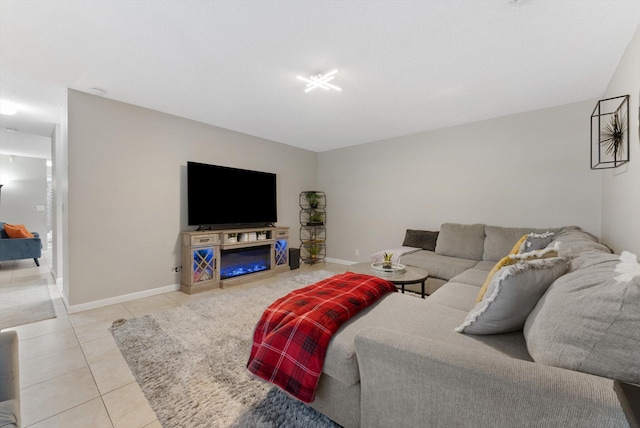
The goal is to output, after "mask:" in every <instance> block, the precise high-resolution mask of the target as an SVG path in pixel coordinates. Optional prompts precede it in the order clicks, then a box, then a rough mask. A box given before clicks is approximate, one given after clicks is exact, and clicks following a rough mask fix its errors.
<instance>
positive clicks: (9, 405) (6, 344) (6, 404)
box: [0, 331, 21, 426]
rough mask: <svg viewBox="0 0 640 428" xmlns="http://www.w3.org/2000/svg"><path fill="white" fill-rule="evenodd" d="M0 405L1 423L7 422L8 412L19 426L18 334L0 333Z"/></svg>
mask: <svg viewBox="0 0 640 428" xmlns="http://www.w3.org/2000/svg"><path fill="white" fill-rule="evenodd" d="M0 403H3V407H2V418H3V419H2V420H3V423H4V422H6V421H7V418H6V417H7V414H6V413H7V411H10V413H13V417H15V420H16V424H17V426H21V425H20V368H19V359H18V334H17V333H16V332H15V331H5V332H2V333H0ZM3 426H4V425H3ZM8 426H12V425H8Z"/></svg>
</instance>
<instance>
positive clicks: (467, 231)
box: [435, 223, 515, 260]
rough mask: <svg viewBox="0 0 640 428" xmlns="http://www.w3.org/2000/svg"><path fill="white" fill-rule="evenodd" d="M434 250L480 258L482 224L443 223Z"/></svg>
mask: <svg viewBox="0 0 640 428" xmlns="http://www.w3.org/2000/svg"><path fill="white" fill-rule="evenodd" d="M514 242H515V241H514ZM435 252H436V253H437V254H440V255H441V256H450V257H458V258H461V259H467V260H482V254H483V253H484V224H458V223H444V224H443V225H442V226H441V227H440V234H439V235H438V240H437V242H436V249H435Z"/></svg>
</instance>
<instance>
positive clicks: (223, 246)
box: [180, 226, 289, 294]
mask: <svg viewBox="0 0 640 428" xmlns="http://www.w3.org/2000/svg"><path fill="white" fill-rule="evenodd" d="M243 253H244V254H252V253H256V254H259V253H261V255H262V261H263V262H264V263H265V266H262V265H260V270H257V271H255V272H248V271H247V270H246V269H245V268H244V267H241V266H240V265H238V269H236V270H237V271H239V272H240V273H239V274H237V275H236V274H235V273H234V274H232V275H230V274H229V273H228V271H229V270H231V271H233V272H235V271H236V270H234V269H232V268H233V266H230V265H229V263H233V261H232V259H234V258H235V259H243V256H242V254H243ZM233 255H235V257H234V256H233ZM288 255H289V228H288V227H282V226H275V227H252V228H238V229H224V230H210V231H209V230H207V231H189V232H182V278H181V283H180V290H182V291H183V292H185V293H187V294H193V293H197V292H200V291H206V290H211V289H214V288H224V287H227V286H232V285H238V284H244V283H246V282H251V281H255V280H258V279H261V278H265V277H269V276H272V275H274V274H275V273H276V272H278V271H281V270H289V257H288ZM266 265H268V266H266Z"/></svg>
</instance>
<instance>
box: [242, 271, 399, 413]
mask: <svg viewBox="0 0 640 428" xmlns="http://www.w3.org/2000/svg"><path fill="white" fill-rule="evenodd" d="M392 291H397V289H396V287H395V285H393V283H391V282H389V281H386V280H384V279H381V278H378V277H375V276H370V275H363V274H356V273H352V272H346V273H343V274H338V275H335V276H332V277H330V278H327V279H324V280H322V281H320V282H318V283H316V284H312V285H309V286H307V287H303V288H300V289H298V290H295V291H292V292H291V293H289V294H287V295H286V296H284V297H281V298H280V299H278V300H276V301H275V302H273V303H272V304H271V305H270V306H269V307H268V308H267V309H266V310H265V311H264V313H263V314H262V317H261V318H260V320H259V321H258V324H257V325H256V328H255V331H254V333H253V346H252V347H251V356H250V357H249V362H248V363H247V369H248V370H249V371H250V372H251V373H253V374H254V375H256V376H258V377H260V378H262V379H264V380H266V381H269V382H271V383H273V384H275V385H277V386H279V387H280V388H282V389H283V390H285V391H286V392H288V393H289V394H291V395H293V396H294V397H296V398H297V399H298V400H300V401H302V402H305V403H311V402H312V401H313V400H314V398H315V393H316V387H317V386H318V380H319V379H320V374H321V372H322V366H323V364H324V357H325V353H326V351H327V346H328V345H329V341H330V340H331V337H332V335H333V333H335V332H336V330H338V328H340V326H341V325H342V323H343V322H345V321H347V320H348V319H349V318H351V317H352V316H354V315H355V314H357V313H358V312H360V311H361V310H362V309H364V308H366V307H367V306H369V305H371V304H372V303H374V302H375V301H377V300H378V299H379V298H380V297H382V296H383V295H385V294H386V293H389V292H392Z"/></svg>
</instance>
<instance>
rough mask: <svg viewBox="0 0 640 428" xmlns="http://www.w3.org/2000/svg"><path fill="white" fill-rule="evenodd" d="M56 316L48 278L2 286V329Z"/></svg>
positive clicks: (0, 302)
mask: <svg viewBox="0 0 640 428" xmlns="http://www.w3.org/2000/svg"><path fill="white" fill-rule="evenodd" d="M55 317H56V310H55V309H54V307H53V302H52V301H51V294H50V293H49V285H47V280H46V279H41V280H36V281H33V282H32V283H22V284H20V285H3V286H0V330H1V329H3V328H9V327H16V326H19V325H24V324H30V323H32V322H37V321H42V320H46V319H49V318H55Z"/></svg>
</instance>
